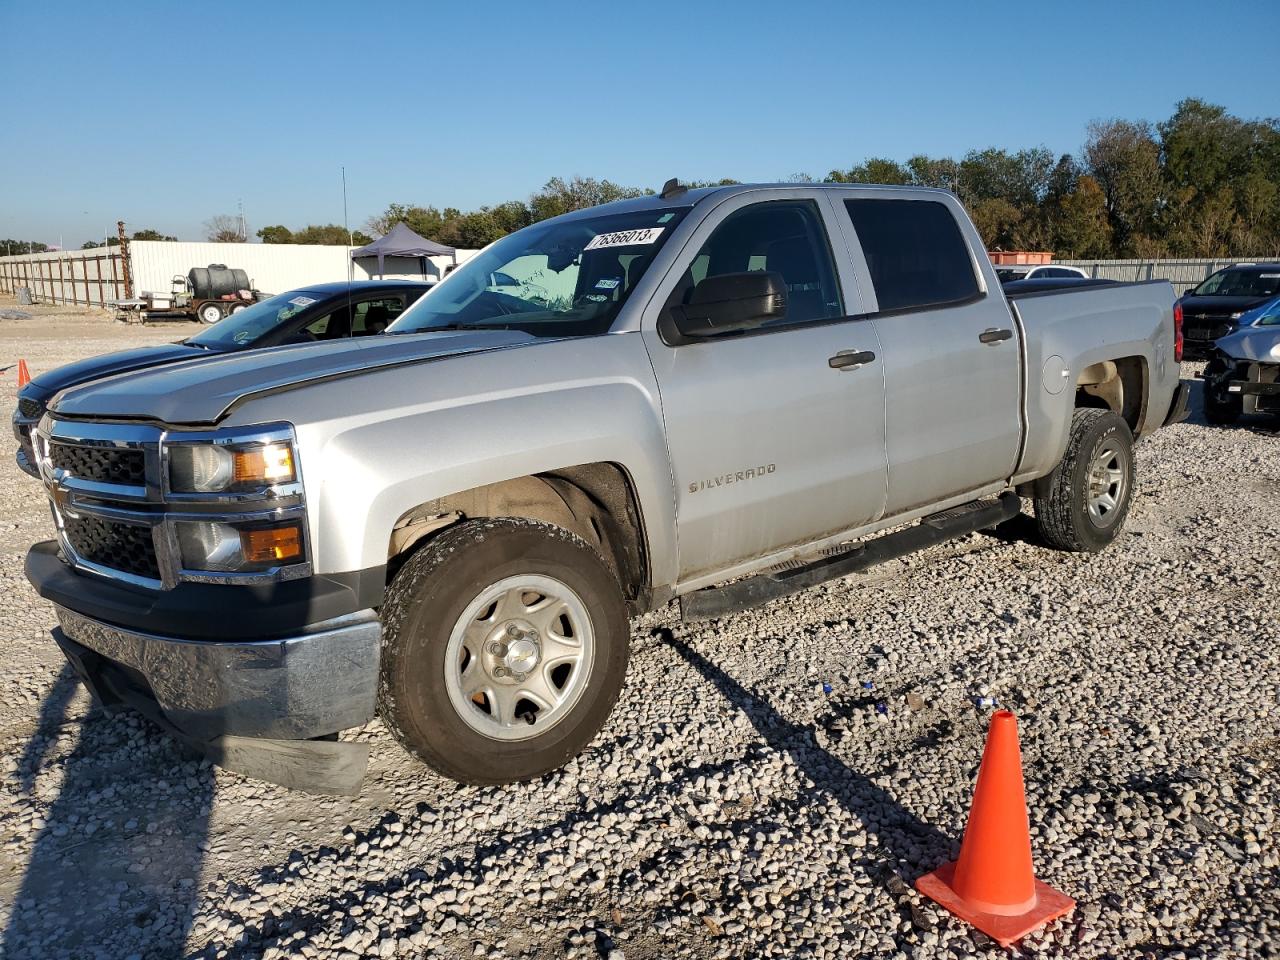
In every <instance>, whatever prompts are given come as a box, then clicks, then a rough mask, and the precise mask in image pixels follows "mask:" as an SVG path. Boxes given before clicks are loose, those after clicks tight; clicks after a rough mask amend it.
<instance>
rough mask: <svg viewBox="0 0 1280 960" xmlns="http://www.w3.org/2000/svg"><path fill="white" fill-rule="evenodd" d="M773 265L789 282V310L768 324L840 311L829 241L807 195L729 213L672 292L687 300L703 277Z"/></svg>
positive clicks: (823, 316) (834, 314)
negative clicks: (782, 316)
mask: <svg viewBox="0 0 1280 960" xmlns="http://www.w3.org/2000/svg"><path fill="white" fill-rule="evenodd" d="M751 270H775V271H777V272H778V273H780V274H782V279H783V280H784V281H785V282H786V285H787V315H786V316H785V317H784V318H782V319H780V320H775V321H772V322H770V323H769V324H766V326H768V327H773V326H781V325H790V324H796V323H807V322H809V321H812V320H824V319H828V318H831V317H840V316H843V315H844V307H843V306H842V304H841V300H840V288H839V286H838V285H837V283H836V274H835V265H834V263H833V262H832V258H831V245H830V243H829V242H828V241H827V231H826V228H825V227H823V225H822V218H821V216H820V215H819V214H818V208H817V206H816V205H815V204H814V203H813V202H812V201H811V200H801V201H792V200H778V201H770V202H767V203H757V204H754V205H753V206H749V207H744V208H743V209H741V210H738V211H737V212H736V213H732V214H730V215H729V216H728V217H727V218H726V219H725V221H724V223H722V224H720V226H718V227H716V229H715V231H714V232H713V233H712V234H711V236H710V237H708V238H707V242H706V244H704V245H703V247H702V249H701V250H700V251H698V255H697V256H696V257H694V259H693V263H692V265H691V266H690V268H689V270H688V271H686V273H685V275H684V278H683V279H682V281H681V284H680V286H679V287H677V289H676V292H675V293H674V294H673V297H674V299H675V300H676V301H678V302H686V303H687V302H688V298H689V296H690V295H691V294H692V293H693V288H694V286H695V284H697V283H700V282H702V281H703V280H705V279H706V278H707V277H718V276H720V275H722V274H726V273H745V272H747V271H751Z"/></svg>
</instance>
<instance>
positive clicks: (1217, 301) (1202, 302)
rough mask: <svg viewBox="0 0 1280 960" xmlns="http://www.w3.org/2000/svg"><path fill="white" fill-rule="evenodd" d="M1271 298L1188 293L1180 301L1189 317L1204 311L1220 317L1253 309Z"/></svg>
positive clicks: (1183, 310)
mask: <svg viewBox="0 0 1280 960" xmlns="http://www.w3.org/2000/svg"><path fill="white" fill-rule="evenodd" d="M1271 299H1272V298H1271V297H1193V296H1191V295H1190V294H1187V295H1186V296H1184V297H1183V298H1182V299H1181V300H1179V301H1178V302H1179V303H1181V304H1182V312H1183V314H1184V315H1186V316H1188V317H1189V316H1191V315H1192V314H1195V315H1199V314H1202V313H1207V314H1209V315H1210V316H1214V317H1219V316H1230V315H1231V314H1233V313H1242V312H1244V311H1245V310H1251V309H1253V308H1254V307H1256V306H1258V305H1260V304H1263V303H1266V302H1267V301H1268V300H1271Z"/></svg>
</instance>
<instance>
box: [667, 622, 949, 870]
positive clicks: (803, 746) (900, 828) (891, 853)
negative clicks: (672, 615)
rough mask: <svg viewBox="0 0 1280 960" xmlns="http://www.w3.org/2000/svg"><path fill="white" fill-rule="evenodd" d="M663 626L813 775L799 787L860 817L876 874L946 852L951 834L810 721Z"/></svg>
mask: <svg viewBox="0 0 1280 960" xmlns="http://www.w3.org/2000/svg"><path fill="white" fill-rule="evenodd" d="M662 632H663V634H664V636H663V639H664V640H665V641H666V643H667V644H668V645H669V646H670V647H671V648H672V649H673V650H675V651H676V653H678V654H679V655H680V656H681V657H683V658H684V660H685V661H686V662H687V663H688V664H689V665H690V666H691V667H693V668H694V669H695V670H697V671H698V673H700V674H701V675H702V677H703V678H704V679H705V680H706V681H707V682H709V683H710V684H711V685H712V686H714V687H715V688H716V689H717V690H718V691H719V692H720V693H721V695H722V696H724V698H725V699H726V700H728V701H729V702H730V703H731V704H733V706H734V707H736V708H737V709H738V710H740V711H741V712H742V714H743V716H745V717H746V718H747V719H748V720H749V721H750V722H751V725H752V726H753V727H755V728H756V732H757V733H759V734H760V736H761V737H762V738H764V740H765V742H766V743H768V744H769V746H771V747H772V748H773V749H775V750H777V751H778V752H779V753H786V754H788V755H789V756H790V757H791V759H792V760H793V761H794V762H795V765H796V766H797V767H798V768H799V769H800V770H801V771H802V772H803V773H804V774H805V776H807V777H808V778H809V779H810V780H812V781H813V786H812V787H805V788H804V789H803V790H802V792H803V793H806V794H809V795H810V797H811V799H814V800H816V799H817V797H818V796H821V795H823V794H825V795H827V796H830V797H832V798H834V799H835V800H836V801H837V802H838V803H839V804H840V805H841V806H843V807H844V808H845V810H846V811H847V812H849V813H850V814H852V815H853V816H855V817H857V818H858V820H860V821H861V822H862V824H863V827H864V829H865V830H866V832H867V833H868V834H869V835H871V836H873V837H874V838H875V839H876V840H877V842H878V843H879V845H880V848H881V849H882V850H883V851H884V855H885V856H884V857H882V858H880V860H879V862H878V867H879V868H880V869H879V870H878V871H874V872H878V873H879V874H880V876H881V879H886V878H888V877H889V876H891V875H896V876H898V877H899V879H901V878H904V877H905V879H907V880H914V879H915V878H916V877H918V876H919V875H921V874H923V873H926V872H928V871H929V870H931V869H933V868H934V867H935V866H937V865H938V864H939V863H941V862H943V861H944V860H946V859H947V858H948V857H949V856H950V855H951V850H952V840H951V838H950V837H948V836H947V835H946V834H944V833H943V832H942V831H941V830H939V829H938V828H937V827H934V826H932V825H931V824H928V823H925V822H924V821H923V820H921V819H919V818H918V817H916V816H915V815H914V814H913V813H911V812H910V811H909V810H907V809H906V808H905V807H904V806H903V805H902V804H901V803H899V802H898V800H897V799H896V798H895V797H894V796H893V795H892V794H890V793H889V791H887V790H886V789H884V788H883V787H881V786H880V785H878V784H877V783H876V782H875V781H874V780H872V779H871V778H870V777H867V776H866V775H864V774H862V773H859V772H858V771H856V770H853V769H851V768H850V767H849V766H848V765H847V764H846V763H845V762H844V761H843V760H841V759H840V758H839V757H837V756H835V755H834V754H833V753H831V752H830V751H829V750H827V749H826V748H825V747H823V746H822V745H821V744H819V743H818V741H817V738H816V736H815V734H814V728H813V727H810V726H806V725H803V724H798V723H793V722H792V721H790V720H788V719H787V718H786V717H784V716H782V714H780V713H779V712H778V711H777V710H775V709H774V708H773V707H772V706H771V705H770V704H769V703H768V701H767V700H765V699H763V698H761V697H758V696H755V695H753V694H752V692H751V691H750V690H748V689H747V688H746V687H744V686H743V685H742V684H741V683H739V682H738V681H737V680H735V679H734V678H733V677H731V676H729V674H727V673H726V672H725V671H724V670H722V669H721V668H720V667H719V666H717V665H716V664H714V663H712V662H711V661H710V660H708V659H707V658H706V657H705V656H703V655H702V653H701V652H699V651H698V650H696V649H694V647H693V646H691V645H690V644H689V643H687V642H685V641H684V640H682V639H681V638H679V637H677V636H676V635H675V634H674V633H673V632H671V631H670V630H667V629H666V628H663V630H662ZM865 865H868V866H870V865H872V864H870V863H868V864H865ZM888 885H889V887H890V889H891V892H896V890H895V889H894V888H896V887H897V886H898V884H896V883H893V882H890V883H889V884H888Z"/></svg>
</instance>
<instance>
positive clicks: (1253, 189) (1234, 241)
mask: <svg viewBox="0 0 1280 960" xmlns="http://www.w3.org/2000/svg"><path fill="white" fill-rule="evenodd" d="M787 179H788V180H791V181H800V182H813V181H816V180H817V179H819V178H816V177H813V176H810V175H808V174H804V173H797V174H792V175H791V176H790V177H788V178H787ZM821 179H822V180H824V181H825V182H829V183H831V182H834V183H885V184H910V185H918V186H927V187H940V188H942V189H944V190H950V191H951V192H953V193H954V194H956V196H957V197H959V199H960V201H961V202H962V203H963V204H964V206H965V208H966V209H967V210H968V211H969V214H970V216H972V217H973V221H974V223H975V224H976V225H977V228H978V232H979V233H981V234H982V239H983V241H984V242H985V243H986V245H987V247H988V249H991V250H1051V251H1053V253H1054V254H1055V255H1056V256H1058V257H1059V258H1061V259H1071V258H1081V259H1085V258H1089V259H1092V258H1108V257H1116V258H1126V259H1128V258H1157V257H1227V256H1239V257H1246V256H1247V257H1270V256H1280V119H1276V118H1270V119H1263V120H1244V119H1241V118H1239V117H1235V116H1232V115H1231V114H1230V113H1228V112H1227V111H1226V109H1225V108H1223V107H1220V106H1216V105H1215V104H1211V103H1206V102H1205V101H1203V100H1197V99H1189V100H1183V101H1181V102H1180V103H1179V104H1178V105H1177V108H1176V109H1175V110H1174V113H1173V116H1171V117H1170V118H1169V119H1168V120H1165V121H1163V122H1161V123H1157V124H1151V123H1149V122H1147V121H1145V120H1136V121H1135V120H1114V119H1113V120H1098V121H1094V122H1093V123H1090V124H1089V126H1088V128H1087V130H1086V135H1085V142H1084V146H1083V148H1082V149H1081V151H1080V153H1079V155H1071V154H1063V155H1061V156H1057V157H1055V156H1054V155H1053V153H1051V152H1050V151H1049V150H1048V149H1047V148H1045V147H1031V148H1028V149H1023V150H1017V151H1010V150H1007V149H1003V148H999V147H990V148H988V149H985V150H971V151H969V152H968V153H966V154H965V155H964V156H963V157H960V158H959V159H956V158H954V157H930V156H926V155H924V154H920V155H917V156H914V157H910V158H909V159H907V160H906V161H905V162H903V161H898V160H893V159H889V158H886V157H871V158H868V159H866V160H864V161H863V162H861V163H859V164H855V165H854V166H851V167H849V168H848V169H846V170H832V171H830V172H829V173H828V174H827V175H826V176H825V177H823V178H821ZM737 182H738V181H736V180H733V179H723V180H712V181H695V182H693V183H690V184H689V185H690V186H714V185H717V184H731V183H737ZM652 192H653V191H652V190H651V189H642V188H639V187H626V186H621V185H619V184H616V183H613V182H612V181H610V180H596V179H594V178H591V177H572V178H570V179H567V180H566V179H563V178H561V177H555V178H553V179H551V180H548V181H547V183H546V184H545V185H544V186H543V187H542V189H540V190H538V191H537V192H535V193H534V194H532V195H531V196H530V197H528V198H527V199H525V200H508V201H507V202H505V203H499V204H496V205H493V206H482V207H480V208H478V209H476V210H469V211H464V210H461V209H459V208H457V207H444V208H438V207H435V206H420V205H418V204H412V203H392V204H391V205H389V206H388V207H387V209H386V210H384V211H383V212H382V213H380V214H378V215H377V216H375V217H371V218H370V219H369V220H368V222H367V223H366V224H365V227H366V228H367V232H364V231H360V230H356V231H353V232H352V234H351V236H350V237H348V235H347V231H346V229H345V228H343V227H341V226H339V225H337V224H333V223H328V224H318V225H309V226H306V227H303V228H301V229H299V230H291V229H290V228H288V227H285V226H283V225H281V224H276V225H273V226H268V227H263V228H262V229H260V230H258V231H257V236H258V237H259V238H260V239H261V240H262V241H263V242H264V243H319V244H331V245H342V244H346V243H347V242H348V240H350V241H351V242H352V243H354V244H355V245H357V246H362V245H364V244H366V243H369V242H370V241H371V240H372V238H373V235H381V234H384V233H386V232H387V230H389V229H390V228H391V227H392V226H394V225H395V224H396V223H405V224H408V226H409V227H410V228H411V229H412V230H414V231H415V232H417V233H419V234H421V235H422V236H424V237H427V238H429V239H432V240H436V241H438V242H440V243H445V244H448V245H449V246H452V247H461V248H465V249H475V248H478V247H483V246H485V245H486V244H488V243H491V242H493V241H494V240H497V239H498V238H499V237H502V236H505V235H506V234H508V233H510V232H511V231H513V230H519V229H520V228H521V227H526V226H528V225H529V224H531V223H536V222H538V221H539V220H545V219H547V218H548V217H555V216H559V215H560V214H562V213H568V212H569V211H571V210H580V209H582V208H583V207H590V206H595V205H596V204H600V203H608V202H609V201H611V200H621V199H625V198H628V197H639V196H644V195H645V194H647V193H652ZM204 226H205V236H206V239H209V240H214V241H220V242H237V241H243V240H245V239H247V237H246V233H247V227H246V226H245V224H244V220H243V218H242V217H237V216H232V215H230V214H219V215H218V216H215V217H212V218H210V219H209V220H208V221H206V223H205V225H204ZM133 238H134V239H135V240H172V239H174V238H173V237H169V236H165V235H163V234H160V233H158V232H156V231H154V230H139V231H137V232H136V233H135V234H134V235H133ZM107 242H108V243H111V244H114V243H115V242H116V241H115V240H114V239H109V240H108V241H107ZM94 246H101V243H99V242H98V241H89V242H87V243H86V244H85V245H84V247H85V249H88V248H91V247H94ZM46 249H48V248H47V247H46V246H45V245H44V244H43V243H36V242H34V241H24V240H0V252H3V253H8V252H9V251H12V252H13V253H33V252H41V251H44V250H46Z"/></svg>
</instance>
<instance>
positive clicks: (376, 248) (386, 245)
mask: <svg viewBox="0 0 1280 960" xmlns="http://www.w3.org/2000/svg"><path fill="white" fill-rule="evenodd" d="M366 257H377V258H378V277H379V278H381V277H382V275H383V274H384V273H385V272H386V259H387V257H418V258H426V257H452V258H453V262H454V263H455V264H456V263H457V262H458V251H457V250H455V249H454V248H453V247H447V246H445V245H444V244H443V243H436V242H435V241H434V240H428V239H427V238H426V237H420V236H418V235H417V234H416V233H414V232H413V231H412V230H410V229H409V226H408V224H405V223H397V224H396V225H395V226H394V227H392V228H391V229H390V230H388V231H387V232H386V233H385V234H384V235H382V236H381V237H379V238H378V239H377V240H375V241H373V243H370V244H366V245H365V246H363V247H361V248H360V249H359V250H352V251H351V259H352V260H362V259H364V258H366ZM426 266H427V265H426V263H422V264H421V268H422V272H423V274H425V273H426V272H427V270H426Z"/></svg>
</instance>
